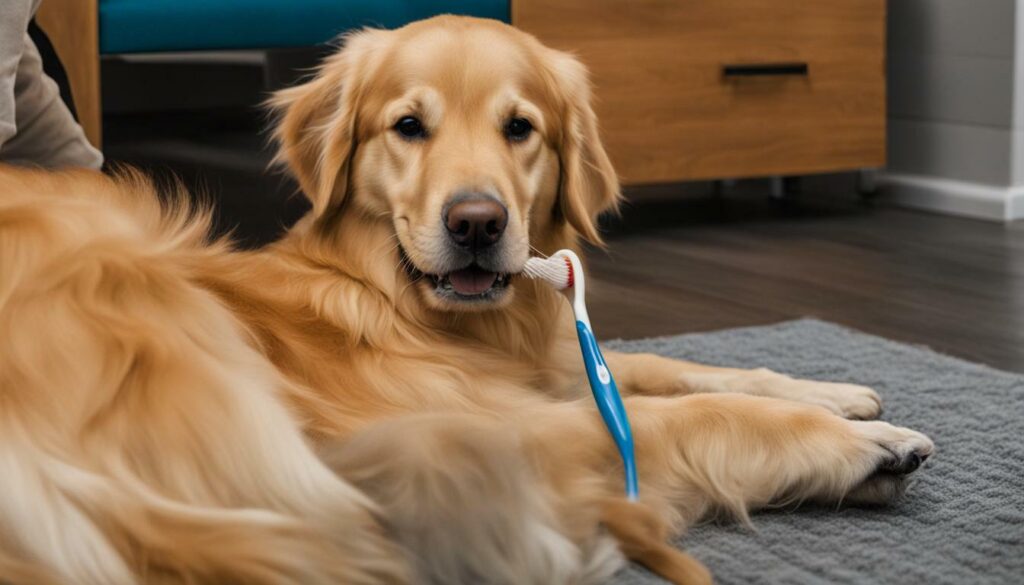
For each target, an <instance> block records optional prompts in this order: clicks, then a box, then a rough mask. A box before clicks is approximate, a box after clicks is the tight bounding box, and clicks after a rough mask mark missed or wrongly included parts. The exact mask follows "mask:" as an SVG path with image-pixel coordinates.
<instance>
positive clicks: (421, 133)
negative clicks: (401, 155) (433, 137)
mask: <svg viewBox="0 0 1024 585" xmlns="http://www.w3.org/2000/svg"><path fill="white" fill-rule="evenodd" d="M395 132H398V133H399V134H401V135H402V136H403V137H404V138H409V139H414V138H426V137H427V129H426V128H424V127H423V122H420V121H419V118H414V117H412V116H406V117H404V118H402V119H401V120H399V121H398V123H396V124H395Z"/></svg>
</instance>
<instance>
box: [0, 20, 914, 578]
mask: <svg viewBox="0 0 1024 585" xmlns="http://www.w3.org/2000/svg"><path fill="white" fill-rule="evenodd" d="M589 102H590V88H589V85H588V80H587V75H586V72H585V70H584V68H583V66H582V65H581V64H580V63H579V62H578V61H577V60H576V59H574V58H573V57H572V56H570V55H568V54H565V53H562V52H558V51H555V50H552V49H549V48H546V47H544V46H542V45H541V44H540V43H539V42H537V41H536V40H535V39H534V38H532V37H531V36H529V35H527V34H524V33H522V32H519V31H517V30H515V29H513V28H511V27H509V26H506V25H504V24H501V23H497V22H492V21H486V20H478V19H472V18H461V17H451V16H444V17H438V18H434V19H430V20H427V21H423V22H419V23H415V24H412V25H409V26H406V27H404V28H401V29H399V30H394V31H383V30H365V31H362V32H358V33H355V34H352V35H349V36H348V37H347V38H346V39H345V44H344V48H343V50H341V51H339V52H338V53H337V54H335V55H334V56H333V57H331V58H329V59H328V60H327V61H326V62H325V63H324V64H323V65H322V67H320V69H319V70H318V71H317V73H316V75H315V77H313V78H312V79H311V80H310V81H308V82H307V83H303V84H301V85H298V86H296V87H293V88H291V89H287V90H284V91H282V92H280V93H279V94H277V95H276V97H274V99H273V108H275V109H276V110H277V111H278V112H279V114H280V119H279V123H278V126H277V130H276V138H277V140H278V142H279V144H280V160H281V162H283V163H284V164H286V165H287V167H288V169H290V171H291V172H292V173H294V176H295V177H296V178H297V179H298V182H299V183H300V185H301V188H302V191H303V193H304V194H305V195H306V196H307V197H308V198H309V200H310V201H311V202H312V211H311V212H310V213H309V214H308V216H307V217H305V218H304V219H303V220H302V221H301V222H300V223H299V224H298V225H297V226H295V228H294V229H292V230H291V231H290V233H288V234H287V236H286V237H285V238H284V239H282V240H281V241H279V242H277V243H275V244H273V245H271V246H269V247H267V248H265V249H263V250H260V251H255V252H242V251H234V250H232V249H231V248H230V246H229V245H228V244H227V243H225V242H222V241H214V242H210V241H208V240H207V233H208V222H207V221H206V219H205V215H204V214H203V213H201V212H197V211H194V210H193V211H190V210H189V208H188V206H187V205H185V204H184V203H183V201H184V200H185V199H184V197H183V196H181V195H180V194H178V195H175V194H174V193H170V194H163V197H161V196H160V194H158V193H156V192H155V191H154V189H153V188H152V187H151V186H150V185H149V183H148V182H147V181H146V180H144V179H143V178H141V177H139V176H137V175H134V174H132V173H121V174H120V175H118V176H116V177H112V178H111V177H106V176H103V175H100V174H98V173H89V172H72V171H68V172H61V173H45V172H42V171H32V170H18V169H14V168H5V169H3V170H2V171H0V267H2V271H0V477H2V478H3V488H4V489H3V492H4V493H3V496H2V497H0V581H3V582H7V583H16V584H21V583H32V584H38V583H76V584H77V583H87V584H93V583H94V584H102V585H111V584H120V583H140V582H145V583H180V582H184V583H406V582H411V583H438V584H441V583H443V584H452V583H495V584H498V583H502V584H524V583H536V584H543V583H599V582H601V581H603V580H604V579H606V578H607V577H608V576H609V575H611V574H612V573H613V572H614V571H616V570H617V569H618V568H619V567H620V566H621V564H622V562H623V553H625V555H626V556H629V557H632V558H634V559H636V560H638V561H640V562H642V563H645V564H647V565H648V566H649V567H651V568H652V569H654V570H655V571H657V572H659V573H661V574H663V575H665V576H666V577H668V578H669V579H671V580H673V581H674V582H677V583H705V582H708V581H709V580H710V577H709V575H708V573H707V571H706V570H705V569H704V568H703V567H702V566H701V565H700V564H699V563H698V562H696V561H695V560H693V559H692V558H690V557H688V556H686V555H685V554H684V553H682V552H680V551H677V550H675V549H674V548H672V547H669V546H668V545H667V544H665V538H667V536H668V535H669V534H674V533H679V532H680V531H682V530H683V529H684V528H685V527H686V526H687V524H689V523H691V522H693V521H695V520H697V519H698V518H701V517H704V516H707V515H709V514H714V513H725V514H729V515H732V516H733V517H735V518H738V519H740V520H741V521H745V520H746V519H747V513H748V510H750V509H754V508H758V507H762V506H765V505H769V504H773V503H778V502H783V501H786V502H788V501H799V500H805V499H810V500H819V501H826V502H836V501H839V500H841V499H845V500H855V501H863V502H884V501H887V500H889V499H891V498H893V497H894V496H896V495H898V494H899V493H900V492H901V491H902V488H903V486H904V485H905V483H906V476H907V474H909V473H910V472H912V471H914V470H915V469H916V468H917V467H918V465H919V464H920V463H921V461H923V460H924V459H925V458H926V457H928V456H929V455H930V454H931V452H932V449H933V447H932V443H931V441H929V439H928V438H927V437H925V436H924V435H922V434H920V433H917V432H914V431H911V430H908V429H904V428H898V427H895V426H892V425H890V424H887V423H884V422H877V421H868V420H853V419H870V418H873V417H875V416H876V415H877V414H878V413H879V409H880V402H879V399H878V397H877V395H876V394H875V393H874V392H873V391H871V390H870V389H868V388H864V387H861V386H854V385H847V384H832V383H826V382H816V381H808V380H797V379H793V378H790V377H788V376H785V375H783V374H779V373H775V372H771V371H768V370H764V369H752V370H738V369H728V368H717V367H711V366H704V365H697V364H692V363H685V362H680V361H673V360H669V359H664V358H660V357H656V356H653V355H625V354H614V353H612V352H608V354H607V358H608V360H609V362H610V365H611V367H612V370H613V371H614V373H615V375H616V376H617V378H618V381H619V385H620V388H621V390H622V391H623V393H624V395H625V399H624V400H625V404H626V407H627V409H628V411H629V414H630V416H631V419H632V426H633V432H634V435H635V440H636V445H637V457H638V461H639V471H640V480H641V501H640V502H639V503H637V504H631V503H628V502H626V501H625V499H624V498H623V485H622V479H621V468H620V467H619V463H618V458H617V454H616V450H615V447H614V444H613V443H612V441H611V440H610V438H609V436H608V434H607V433H606V431H605V429H604V427H603V425H602V423H601V420H600V418H599V416H598V415H597V411H596V409H595V407H594V405H593V402H592V400H591V399H590V397H589V391H588V388H587V386H586V383H585V377H584V375H583V372H582V366H581V362H580V358H579V349H578V346H577V342H576V340H575V336H574V328H573V326H572V320H571V315H570V311H569V310H568V305H567V303H566V302H565V301H564V300H562V298H561V297H560V296H559V295H558V294H556V293H554V292H553V291H551V290H549V289H547V288H546V287H545V286H544V285H537V284H535V283H534V282H530V281H527V280H525V279H523V278H517V277H516V275H517V273H519V272H520V271H521V269H522V267H523V265H524V263H525V262H526V260H527V258H528V256H530V255H531V254H532V253H539V254H549V253H551V252H553V251H555V250H557V249H559V248H563V247H572V246H576V245H577V244H578V240H579V239H581V238H582V239H586V240H589V241H591V242H595V243H598V242H600V235H599V233H598V228H597V225H596V223H595V221H596V218H597V216H598V215H599V214H601V213H602V212H605V211H608V210H611V209H614V207H615V206H616V203H617V201H618V199H619V185H618V182H617V180H616V176H615V173H614V172H613V169H612V167H611V165H610V163H609V161H608V157H607V156H606V154H605V151H604V149H603V148H602V146H601V141H600V139H599V137H598V130H597V120H596V119H595V116H594V112H593V110H592V109H591V106H590V103H589Z"/></svg>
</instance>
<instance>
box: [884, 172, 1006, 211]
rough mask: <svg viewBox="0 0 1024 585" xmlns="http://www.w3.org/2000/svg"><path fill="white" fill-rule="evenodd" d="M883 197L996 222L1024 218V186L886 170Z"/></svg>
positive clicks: (919, 207)
mask: <svg viewBox="0 0 1024 585" xmlns="http://www.w3.org/2000/svg"><path fill="white" fill-rule="evenodd" d="M878 183H879V185H880V186H881V189H882V196H883V197H885V198H886V199H888V200H889V201H892V202H893V203H895V204H897V205H902V206H906V207H913V208H916V209H927V210H929V211H937V212H940V213H948V214H950V215H963V216H966V217H975V218H979V219H989V220H993V221H1013V220H1017V219H1024V186H1018V187H995V186H992V185H980V184H978V183H968V182H966V181H954V180H952V179H938V178H934V177H922V176H918V175H901V174H896V173H884V174H882V175H881V176H879V177H878Z"/></svg>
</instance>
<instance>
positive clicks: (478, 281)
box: [448, 266, 498, 296]
mask: <svg viewBox="0 0 1024 585" xmlns="http://www.w3.org/2000/svg"><path fill="white" fill-rule="evenodd" d="M497 279H498V274H497V273H495V272H487V271H486V270H482V269H480V268H477V267H476V266H470V267H469V268H463V269H462V270H456V271H455V272H452V273H451V274H449V275H448V281H449V282H451V283H452V288H454V289H455V292H457V293H459V294H460V295H467V296H470V295H478V294H481V293H484V292H486V291H487V289H489V288H491V287H492V286H494V281H495V280H497Z"/></svg>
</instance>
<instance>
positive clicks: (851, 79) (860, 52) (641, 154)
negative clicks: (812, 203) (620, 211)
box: [512, 0, 885, 184]
mask: <svg viewBox="0 0 1024 585" xmlns="http://www.w3.org/2000/svg"><path fill="white" fill-rule="evenodd" d="M512 21H513V24H515V25H516V26H518V27H519V28H521V29H523V30H525V31H528V32H530V33H532V34H534V35H536V36H537V37H538V38H539V39H540V40H541V41H542V42H544V43H545V44H547V45H549V46H552V47H556V48H559V49H565V50H568V51H571V52H573V53H575V54H576V55H578V56H579V57H580V59H581V60H582V61H583V62H584V63H586V65H587V66H588V68H589V69H590V71H591V75H592V78H593V81H594V84H595V86H596V91H595V95H596V98H597V104H596V109H597V113H598V116H599V118H600V121H601V127H602V134H603V137H604V140H605V143H606V146H607V148H608V151H609V154H610V155H611V158H612V161H613V162H614V163H615V166H616V169H617V170H618V172H619V174H620V175H621V176H622V178H623V180H624V181H625V182H626V183H633V184H638V183H654V182H666V181H677V180H691V179H711V178H726V177H750V176H766V175H795V174H805V173H816V172H828V171H837V170H846V169H855V168H863V167H879V166H883V165H884V164H885V0H512ZM804 66H805V67H804ZM730 67H732V68H730ZM729 73H731V74H729Z"/></svg>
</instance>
